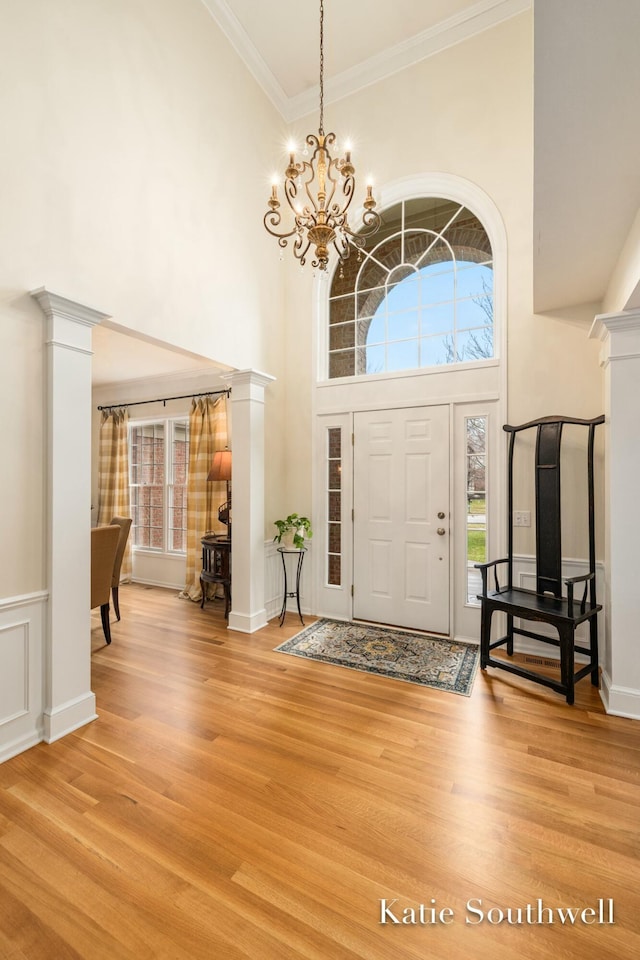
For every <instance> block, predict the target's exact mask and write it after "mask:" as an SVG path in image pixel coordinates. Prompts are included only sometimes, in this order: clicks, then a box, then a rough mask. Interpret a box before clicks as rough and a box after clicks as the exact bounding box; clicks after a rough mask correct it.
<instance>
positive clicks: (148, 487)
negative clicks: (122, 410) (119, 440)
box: [129, 419, 189, 554]
mask: <svg viewBox="0 0 640 960" xmlns="http://www.w3.org/2000/svg"><path fill="white" fill-rule="evenodd" d="M188 467H189V421H188V420H185V419H179V420H171V419H168V420H159V421H155V422H153V423H151V422H146V423H131V424H130V425H129V471H130V496H131V515H132V518H133V523H132V526H131V541H132V543H133V545H134V546H135V547H141V548H143V549H145V550H157V551H159V552H163V553H182V554H184V553H185V551H186V544H187V530H186V525H187V474H188Z"/></svg>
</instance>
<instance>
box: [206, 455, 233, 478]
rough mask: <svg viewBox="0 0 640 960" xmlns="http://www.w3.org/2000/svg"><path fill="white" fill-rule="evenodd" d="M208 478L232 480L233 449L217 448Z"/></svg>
mask: <svg viewBox="0 0 640 960" xmlns="http://www.w3.org/2000/svg"><path fill="white" fill-rule="evenodd" d="M207 480H231V450H217V451H216V452H215V453H214V455H213V463H212V464H211V469H210V470H209V473H208V475H207Z"/></svg>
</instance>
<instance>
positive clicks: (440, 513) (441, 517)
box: [438, 510, 444, 520]
mask: <svg viewBox="0 0 640 960" xmlns="http://www.w3.org/2000/svg"><path fill="white" fill-rule="evenodd" d="M438 520H444V513H443V512H442V510H440V511H439V513H438Z"/></svg>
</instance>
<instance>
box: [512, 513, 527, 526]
mask: <svg viewBox="0 0 640 960" xmlns="http://www.w3.org/2000/svg"><path fill="white" fill-rule="evenodd" d="M513 525H514V527H530V526H531V511H530V510H514V511H513Z"/></svg>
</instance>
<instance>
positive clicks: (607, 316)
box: [589, 310, 640, 366]
mask: <svg viewBox="0 0 640 960" xmlns="http://www.w3.org/2000/svg"><path fill="white" fill-rule="evenodd" d="M589 337H590V338H591V339H592V340H599V341H600V343H601V344H602V347H601V351H600V362H601V364H602V365H603V366H606V365H607V364H608V363H609V362H610V361H611V360H637V359H638V358H640V310H623V311H621V312H620V313H601V314H599V315H598V316H597V317H595V319H594V321H593V323H592V325H591V330H590V331H589Z"/></svg>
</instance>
